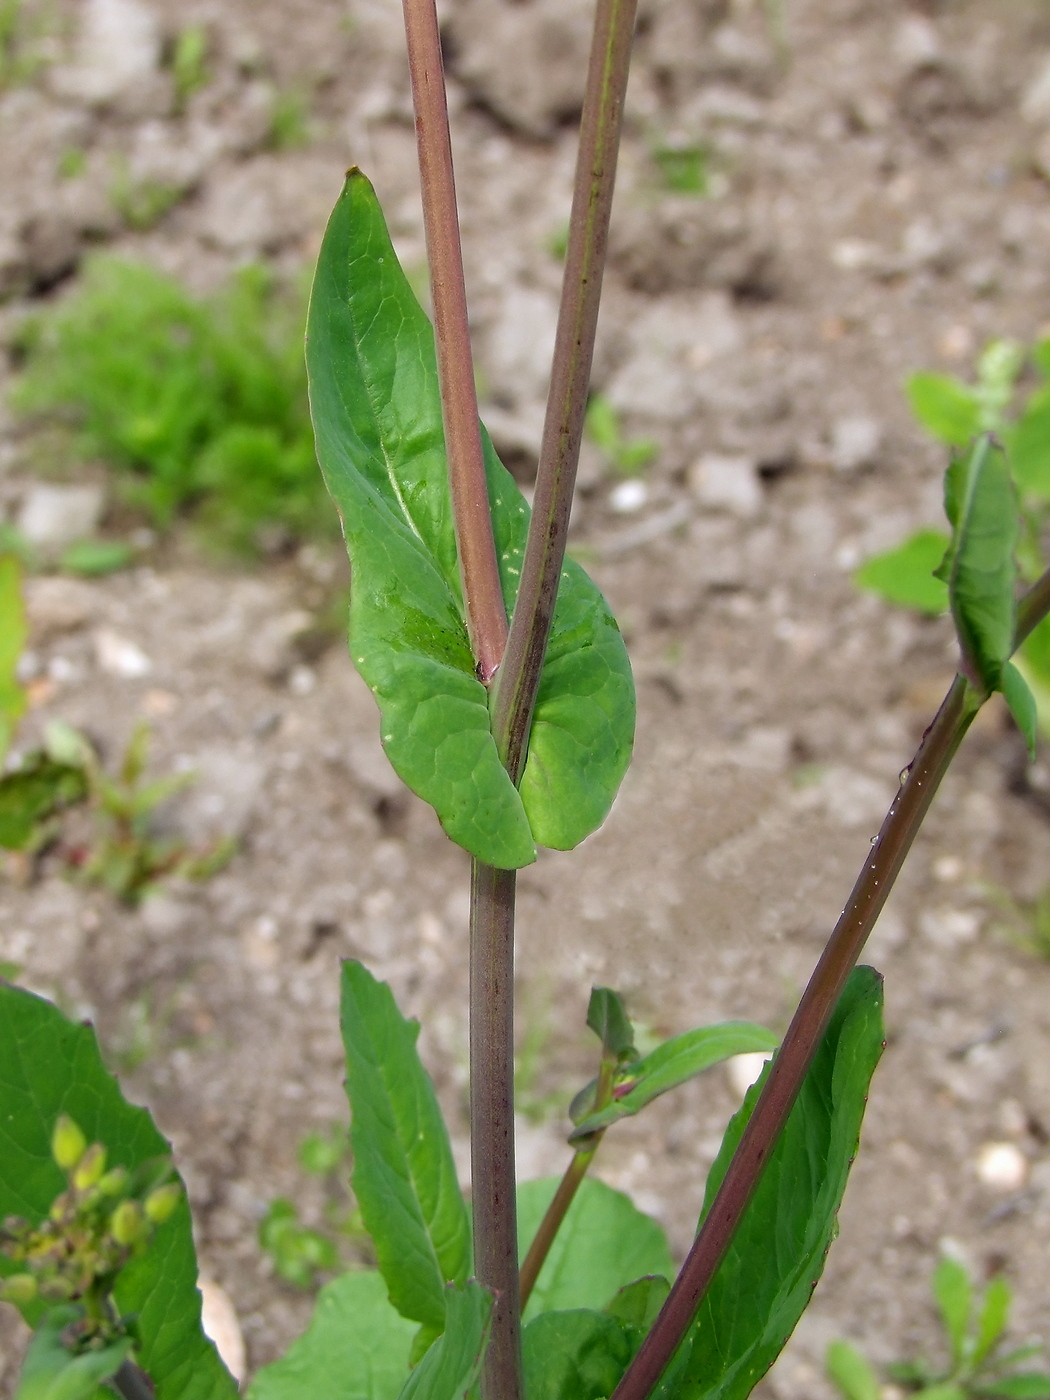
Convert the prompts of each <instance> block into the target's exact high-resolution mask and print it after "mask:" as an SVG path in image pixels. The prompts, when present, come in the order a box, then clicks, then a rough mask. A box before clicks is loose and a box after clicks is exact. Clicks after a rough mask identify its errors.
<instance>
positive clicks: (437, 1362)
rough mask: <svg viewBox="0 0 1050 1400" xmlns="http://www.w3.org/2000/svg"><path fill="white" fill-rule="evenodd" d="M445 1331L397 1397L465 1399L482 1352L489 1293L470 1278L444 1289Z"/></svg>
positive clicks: (409, 1399)
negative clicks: (460, 1284) (466, 1281)
mask: <svg viewBox="0 0 1050 1400" xmlns="http://www.w3.org/2000/svg"><path fill="white" fill-rule="evenodd" d="M445 1292H446V1294H447V1302H446V1305H445V1318H446V1321H445V1331H444V1334H443V1335H442V1336H441V1337H439V1338H438V1340H437V1341H436V1342H435V1343H434V1345H433V1346H432V1347H431V1348H430V1350H429V1351H428V1352H427V1354H426V1356H424V1358H423V1360H422V1361H421V1362H420V1363H419V1365H418V1366H417V1367H416V1369H415V1370H414V1371H413V1372H412V1374H411V1376H410V1377H409V1378H408V1384H407V1385H406V1386H405V1388H404V1389H403V1390H402V1391H401V1395H400V1400H466V1397H467V1395H468V1394H469V1393H470V1389H471V1387H472V1386H473V1384H474V1382H475V1380H476V1379H477V1375H478V1372H479V1370H480V1369H481V1361H482V1358H483V1356H484V1355H485V1346H486V1343H487V1342H488V1337H489V1328H490V1326H491V1323H492V1294H491V1293H490V1292H489V1291H488V1289H486V1288H482V1286H481V1284H480V1283H475V1282H474V1280H473V1279H472V1280H471V1281H470V1282H469V1283H468V1284H466V1285H465V1286H464V1287H463V1288H455V1287H450V1288H447V1289H446V1290H445Z"/></svg>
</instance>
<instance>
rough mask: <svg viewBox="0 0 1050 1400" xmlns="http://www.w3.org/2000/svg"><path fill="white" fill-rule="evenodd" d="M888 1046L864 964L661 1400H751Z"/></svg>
mask: <svg viewBox="0 0 1050 1400" xmlns="http://www.w3.org/2000/svg"><path fill="white" fill-rule="evenodd" d="M882 1047H883V1028H882V979H881V977H880V976H879V975H878V973H876V972H874V971H872V969H871V968H869V967H861V968H857V969H856V970H855V971H854V973H853V974H852V976H851V977H850V980H849V982H848V983H847V985H846V989H845V991H844V992H843V994H842V996H841V998H840V999H839V1004H838V1006H837V1007H836V1009H835V1012H834V1015H833V1016H832V1019H831V1022H830V1024H829V1026H828V1029H827V1031H826V1033H825V1035H824V1039H823V1041H822V1042H821V1045H820V1049H819V1050H818V1051H817V1054H816V1058H815V1059H814V1061H813V1065H812V1067H811V1068H810V1071H809V1073H808V1074H807V1076H806V1079H805V1082H804V1083H803V1086H802V1090H801V1093H800V1094H799V1097H798V1099H797V1100H796V1102H795V1106H794V1108H793V1109H792V1110H791V1113H790V1115H789V1117H788V1121H787V1124H786V1125H785V1128H784V1131H783V1133H782V1134H781V1136H780V1139H779V1141H778V1143H777V1145H776V1147H775V1148H774V1149H773V1152H772V1153H771V1155H770V1158H769V1162H768V1164H767V1166H766V1169H765V1171H764V1172H763V1175H762V1179H761V1181H760V1182H759V1184H758V1188H757V1190H756V1191H755V1194H754V1196H753V1197H752V1200H751V1204H750V1205H749V1206H748V1208H747V1211H746V1212H745V1214H744V1218H743V1220H742V1221H741V1223H740V1227H739V1229H738V1230H737V1232H736V1235H735V1236H734V1238H733V1242H732V1244H731V1245H730V1246H729V1250H728V1253H727V1254H726V1257H725V1258H724V1259H723V1261H722V1264H721V1266H720V1268H719V1270H718V1272H717V1274H716V1275H715V1278H714V1281H713V1282H712V1285H711V1287H710V1289H709V1290H708V1293H707V1296H706V1297H705V1299H704V1301H703V1303H702V1304H701V1306H700V1310H699V1313H698V1314H697V1318H696V1321H695V1322H694V1324H693V1327H692V1329H691V1330H690V1332H689V1333H688V1334H687V1336H686V1339H685V1342H684V1343H683V1347H682V1348H681V1349H680V1351H679V1355H678V1357H677V1358H676V1363H673V1365H674V1367H675V1372H676V1375H675V1377H674V1379H672V1380H670V1381H669V1380H668V1379H667V1378H665V1380H664V1381H663V1382H661V1385H660V1386H659V1387H657V1389H656V1390H655V1391H654V1392H653V1395H654V1397H660V1400H671V1398H672V1397H673V1400H743V1397H744V1396H747V1395H750V1393H751V1391H752V1390H753V1389H754V1387H755V1386H756V1385H757V1384H758V1381H759V1380H760V1379H761V1377H762V1376H764V1375H765V1373H766V1371H768V1369H769V1367H770V1366H771V1365H772V1364H773V1362H774V1361H775V1360H776V1358H777V1356H778V1355H779V1354H780V1351H781V1349H782V1348H783V1346H784V1343H785V1342H786V1341H787V1339H788V1337H789V1336H790V1335H791V1333H792V1331H793V1330H794V1327H795V1324H796V1322H797V1321H798V1319H799V1318H800V1317H801V1316H802V1313H803V1311H804V1309H805V1307H806V1305H807V1304H808V1302H809V1299H810V1295H811V1294H812V1292H813V1289H814V1287H815V1286H816V1283H817V1280H818V1279H819V1278H820V1275H821V1272H822V1270H823V1268H824V1259H825V1257H826V1255H827V1251H828V1248H829V1246H830V1244H831V1241H832V1240H833V1239H834V1237H835V1233H836V1228H837V1214H838V1208H839V1203H840V1202H841V1200H842V1194H843V1192H844V1191H845V1189H846V1180H847V1178H848V1176H849V1169H850V1166H851V1165H852V1162H853V1158H854V1156H855V1155H856V1152H857V1142H858V1138H859V1136H860V1125H861V1120H862V1118H863V1116H864V1105H865V1103H866V1102H867V1094H868V1082H869V1080H870V1079H871V1076H872V1073H873V1071H874V1069H875V1066H876V1064H877V1063H878V1061H879V1056H880V1055H881V1054H882ZM768 1075H769V1070H768V1068H767V1069H766V1070H765V1071H764V1073H763V1075H762V1077H761V1078H760V1079H759V1081H758V1083H757V1084H755V1085H752V1087H751V1088H750V1089H749V1090H748V1092H747V1097H746V1098H745V1099H744V1103H743V1106H742V1107H741V1109H740V1111H739V1112H738V1113H737V1114H736V1116H735V1117H734V1118H733V1120H732V1122H731V1123H730V1125H729V1127H728V1129H727V1130H726V1135H725V1138H724V1139H723V1142H722V1147H721V1150H720V1151H719V1154H718V1157H717V1159H716V1161H715V1163H714V1165H713V1166H712V1168H711V1171H710V1174H709V1175H708V1178H707V1190H706V1193H705V1198H704V1212H705V1213H706V1212H707V1211H708V1210H709V1209H710V1207H711V1203H712V1201H713V1199H714V1195H715V1192H716V1191H717V1189H718V1187H719V1185H720V1184H721V1182H722V1178H723V1177H724V1176H725V1173H726V1168H727V1167H728V1165H729V1161H730V1158H731V1157H732V1155H733V1152H734V1151H735V1150H736V1146H737V1144H738V1143H739V1141H740V1137H741V1135H742V1133H743V1131H744V1127H745V1125H746V1123H747V1120H748V1119H749V1118H750V1116H751V1113H752V1111H753V1109H754V1106H755V1103H756V1102H757V1100H758V1095H759V1093H760V1091H761V1086H762V1085H763V1084H764V1082H765V1080H766V1078H767V1077H768ZM701 1218H702V1217H701ZM671 1387H673V1388H671Z"/></svg>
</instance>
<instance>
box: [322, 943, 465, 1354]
mask: <svg viewBox="0 0 1050 1400" xmlns="http://www.w3.org/2000/svg"><path fill="white" fill-rule="evenodd" d="M341 1019H342V1028H343V1044H344V1046H345V1047H346V1091H347V1094H348V1096H349V1098H350V1147H351V1150H352V1152H353V1156H354V1172H353V1184H354V1194H355V1196H356V1197H357V1203H358V1205H359V1207H360V1209H361V1214H362V1216H363V1217H364V1222H365V1225H366V1227H367V1229H368V1233H369V1234H370V1235H371V1236H372V1240H373V1243H374V1244H375V1250H376V1259H377V1261H378V1263H379V1268H380V1270H381V1271H382V1274H383V1277H384V1279H385V1280H386V1285H387V1288H388V1289H389V1290H390V1301H391V1302H392V1303H393V1305H394V1307H395V1308H397V1310H398V1312H399V1313H401V1315H402V1316H403V1317H408V1318H412V1319H413V1320H414V1321H415V1322H421V1323H424V1324H425V1325H426V1326H428V1327H432V1328H434V1329H435V1330H436V1331H438V1332H440V1331H441V1330H442V1329H443V1327H444V1325H445V1297H446V1291H447V1290H446V1288H445V1284H446V1283H447V1282H454V1283H463V1282H465V1280H466V1277H467V1274H468V1273H469V1271H470V1234H469V1227H468V1223H467V1211H466V1207H465V1205H464V1204H463V1197H462V1195H461V1194H460V1189H459V1183H458V1181H457V1179H456V1167H455V1163H454V1162H453V1160H452V1148H451V1146H450V1144H449V1139H448V1130H447V1129H446V1127H445V1120H444V1119H443V1118H442V1116H441V1109H440V1108H439V1106H438V1101H437V1096H436V1095H435V1093H434V1085H433V1084H432V1082H431V1079H430V1076H429V1075H428V1074H427V1072H426V1070H425V1069H424V1068H423V1065H422V1063H421V1061H420V1058H419V1053H418V1051H417V1050H416V1038H417V1037H418V1035H419V1022H418V1021H407V1020H406V1019H405V1018H404V1016H402V1015H401V1013H400V1011H398V1009H397V1006H396V1004H395V1002H394V997H393V994H392V993H391V991H390V988H389V987H388V986H387V985H386V983H385V982H377V981H376V979H375V978H374V977H373V976H372V975H371V973H369V972H368V971H366V969H365V968H363V967H362V966H361V964H360V963H357V962H345V963H344V964H343V996H342V1013H341Z"/></svg>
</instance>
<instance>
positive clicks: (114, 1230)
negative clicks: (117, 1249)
mask: <svg viewBox="0 0 1050 1400" xmlns="http://www.w3.org/2000/svg"><path fill="white" fill-rule="evenodd" d="M109 1233H110V1234H111V1235H112V1236H113V1238H114V1239H115V1240H116V1242H117V1244H121V1245H125V1246H126V1245H131V1244H138V1242H139V1240H140V1239H142V1238H143V1236H144V1235H145V1233H146V1222H145V1220H144V1219H143V1218H142V1207H141V1206H140V1205H139V1203H138V1201H121V1203H120V1205H119V1206H117V1208H116V1210H115V1211H114V1212H113V1214H112V1215H111V1216H110V1218H109Z"/></svg>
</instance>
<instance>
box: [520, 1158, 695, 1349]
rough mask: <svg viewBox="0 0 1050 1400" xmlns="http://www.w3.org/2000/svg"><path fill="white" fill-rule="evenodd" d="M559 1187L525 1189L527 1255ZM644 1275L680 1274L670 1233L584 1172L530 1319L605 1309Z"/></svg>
mask: <svg viewBox="0 0 1050 1400" xmlns="http://www.w3.org/2000/svg"><path fill="white" fill-rule="evenodd" d="M557 1187H558V1178H557V1177H545V1178H543V1179H542V1180H540V1181H526V1182H523V1183H522V1184H521V1185H520V1186H519V1187H518V1252H519V1254H520V1256H521V1258H522V1259H524V1258H525V1255H526V1253H527V1252H528V1247H529V1245H530V1244H531V1243H532V1238H533V1236H534V1235H535V1233H536V1231H537V1229H538V1228H539V1225H540V1221H541V1220H542V1219H543V1217H544V1215H545V1213H546V1210H547V1207H548V1206H549V1205H550V1203H551V1199H552V1197H553V1196H554V1192H555V1191H556V1190H557ZM643 1274H658V1275H662V1276H663V1277H668V1278H670V1277H673V1275H674V1263H673V1261H672V1259H671V1251H670V1249H669V1248H668V1244H667V1237H666V1235H665V1234H664V1232H663V1230H662V1229H661V1228H660V1226H659V1225H658V1224H657V1222H656V1221H655V1220H653V1219H652V1217H651V1216H648V1215H643V1214H642V1212H641V1211H640V1210H639V1209H638V1207H637V1206H636V1205H635V1204H634V1202H633V1201H632V1200H631V1199H630V1197H628V1196H625V1195H624V1194H623V1192H622V1191H614V1190H613V1188H612V1187H611V1186H606V1185H605V1183H604V1182H603V1181H596V1180H595V1179H594V1178H593V1177H584V1179H583V1181H581V1182H580V1187H579V1190H578V1191H577V1193H576V1197H575V1199H574V1200H573V1203H572V1205H571V1206H570V1207H569V1209H568V1212H567V1213H566V1216H565V1220H564V1221H563V1223H562V1226H561V1229H560V1230H559V1231H558V1233H557V1235H556V1236H555V1237H554V1243H553V1244H552V1245H551V1248H550V1253H549V1254H548V1255H547V1258H546V1260H545V1261H544V1264H543V1268H542V1269H541V1270H540V1275H539V1278H538V1279H537V1280H536V1286H535V1288H534V1289H533V1290H532V1296H531V1298H530V1299H529V1301H528V1305H527V1306H526V1308H525V1320H526V1321H528V1320H529V1319H530V1318H533V1317H536V1316H538V1315H539V1314H540V1313H545V1312H551V1311H556V1310H558V1309H562V1308H604V1307H606V1306H607V1305H608V1304H609V1303H611V1302H612V1300H613V1298H614V1297H615V1295H616V1293H617V1292H618V1291H619V1290H620V1289H621V1288H623V1287H625V1285H627V1284H629V1283H631V1282H633V1281H634V1280H636V1279H638V1278H639V1277H641V1275H643Z"/></svg>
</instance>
